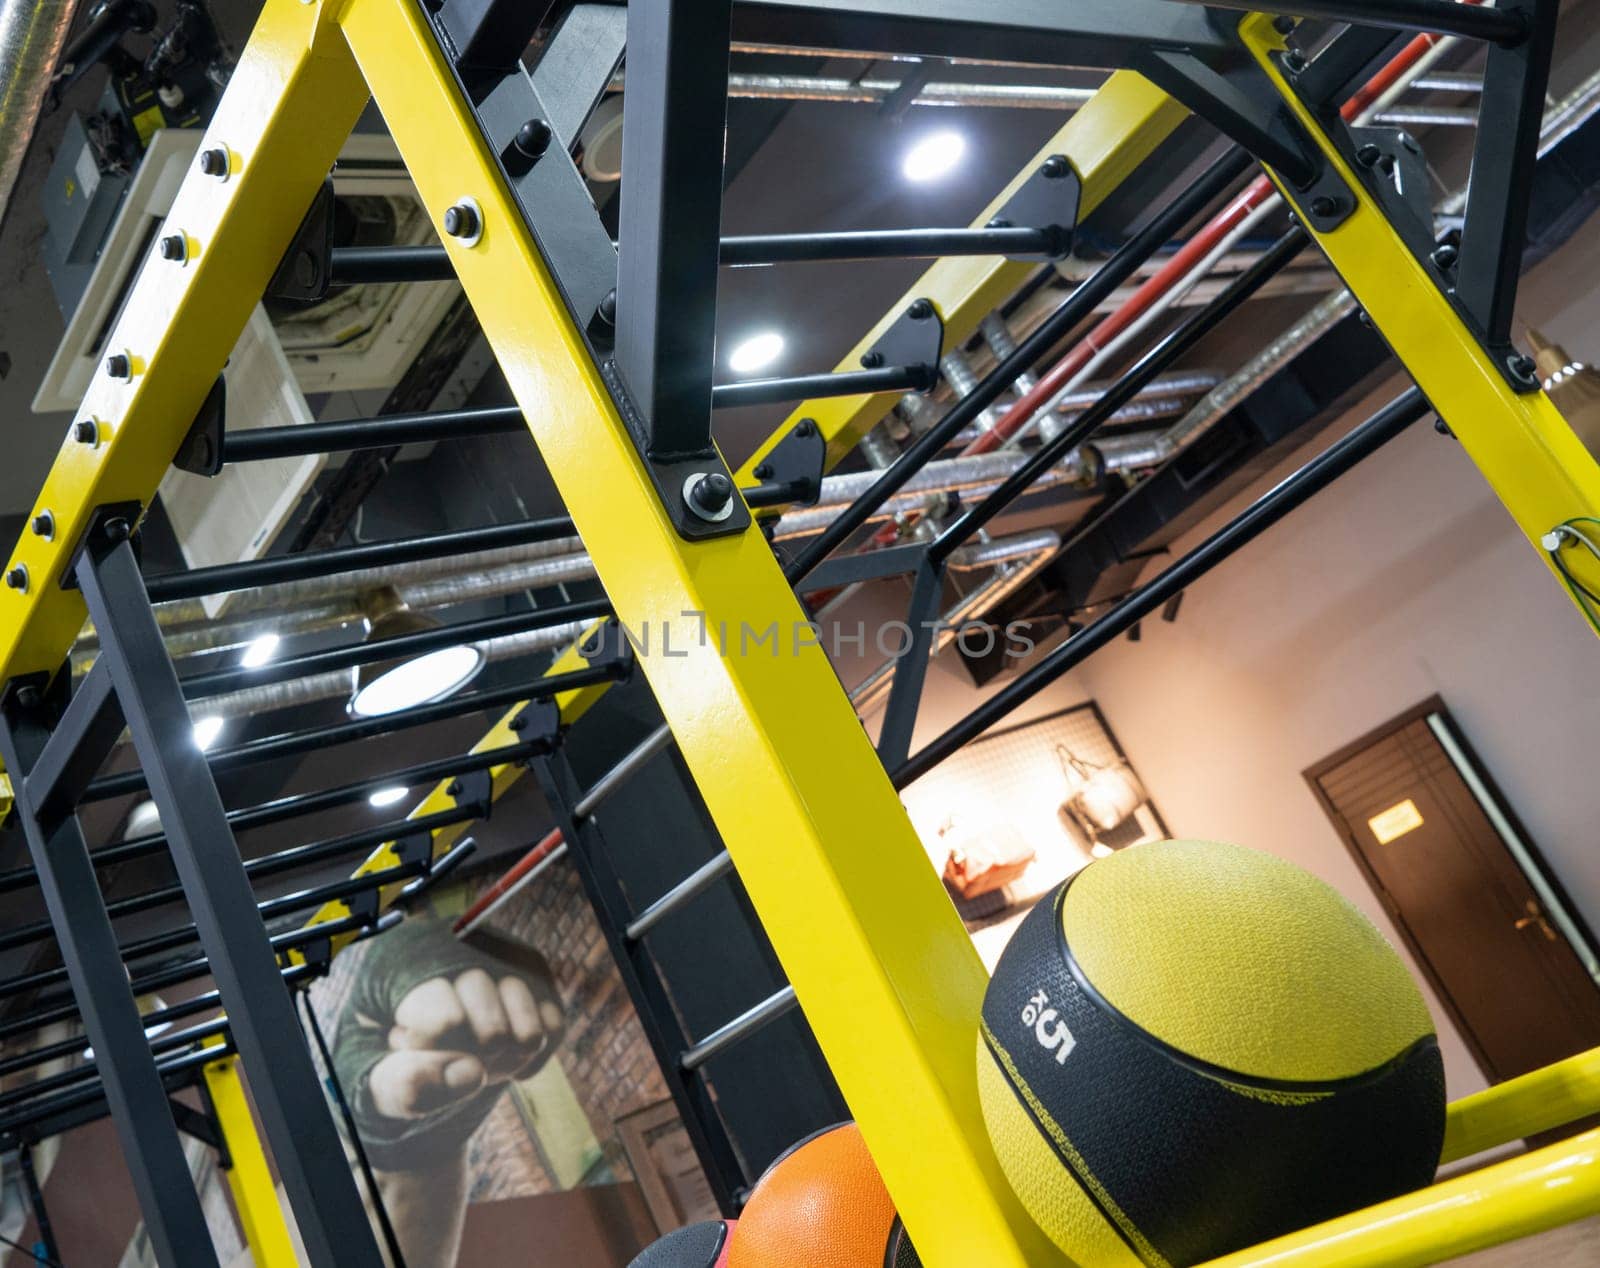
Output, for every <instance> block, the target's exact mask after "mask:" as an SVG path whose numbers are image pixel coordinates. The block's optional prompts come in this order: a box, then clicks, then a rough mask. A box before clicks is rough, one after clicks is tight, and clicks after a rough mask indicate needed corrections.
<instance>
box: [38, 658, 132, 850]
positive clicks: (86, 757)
mask: <svg viewBox="0 0 1600 1268" xmlns="http://www.w3.org/2000/svg"><path fill="white" fill-rule="evenodd" d="M121 734H122V706H121V705H119V704H118V703H117V693H116V692H115V691H113V690H112V689H111V675H110V674H108V673H106V672H105V671H104V670H102V669H100V667H99V666H98V665H96V666H94V667H93V668H92V669H90V670H89V673H88V675H87V676H86V677H85V678H84V680H83V681H82V682H81V683H80V684H79V685H78V689H77V690H76V691H75V692H73V694H72V699H71V701H70V702H69V703H68V704H67V708H66V712H65V713H64V714H62V716H61V721H60V722H58V723H57V724H56V728H55V730H54V731H53V732H52V733H51V735H50V739H49V741H48V742H47V743H46V744H45V746H44V752H43V753H41V754H39V760H38V761H37V762H36V763H35V764H34V767H33V769H32V770H31V771H29V772H28V799H29V801H30V802H32V803H33V805H34V807H35V808H36V813H37V814H39V815H41V816H43V817H44V818H46V819H48V818H51V817H53V816H54V815H56V814H67V813H70V812H71V810H72V807H73V805H74V804H76V802H77V800H78V796H79V794H80V793H82V791H83V789H84V786H85V785H86V784H87V783H88V782H89V781H90V780H91V779H93V778H94V773H95V772H96V771H97V770H99V769H100V767H101V765H102V764H103V763H104V762H105V760H106V758H107V757H109V756H110V755H111V750H112V749H113V748H114V747H115V746H116V743H117V738H118V737H119V736H120V735H121Z"/></svg>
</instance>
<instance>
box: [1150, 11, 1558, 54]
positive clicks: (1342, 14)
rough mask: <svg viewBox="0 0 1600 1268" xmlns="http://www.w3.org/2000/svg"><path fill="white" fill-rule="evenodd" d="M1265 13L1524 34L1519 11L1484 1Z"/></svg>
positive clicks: (1475, 36)
mask: <svg viewBox="0 0 1600 1268" xmlns="http://www.w3.org/2000/svg"><path fill="white" fill-rule="evenodd" d="M1178 3H1180V4H1194V5H1200V4H1204V5H1208V6H1210V7H1211V8H1215V9H1238V10H1243V11H1244V12H1246V13H1249V12H1260V11H1261V9H1262V4H1261V0H1178ZM1266 11H1267V12H1268V13H1288V14H1292V15H1294V16H1296V17H1302V18H1322V19H1324V20H1325V21H1328V22H1354V23H1356V24H1357V25H1359V26H1380V27H1386V28H1389V29H1391V30H1395V31H1436V32H1438V33H1439V34H1441V35H1459V36H1461V37H1462V38H1463V39H1468V40H1487V41H1489V42H1490V43H1492V44H1515V43H1517V42H1518V41H1519V40H1521V39H1523V38H1525V37H1526V36H1527V34H1528V23H1527V19H1526V18H1525V17H1524V16H1522V15H1521V14H1517V13H1513V12H1508V11H1506V10H1505V9H1503V8H1490V7H1489V6H1487V5H1475V4H1457V3H1456V0H1287V3H1285V4H1282V5H1277V4H1268V5H1267V6H1266Z"/></svg>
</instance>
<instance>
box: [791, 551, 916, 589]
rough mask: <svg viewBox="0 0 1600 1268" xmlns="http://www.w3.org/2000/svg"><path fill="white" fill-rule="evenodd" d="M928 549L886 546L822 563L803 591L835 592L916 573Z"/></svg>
mask: <svg viewBox="0 0 1600 1268" xmlns="http://www.w3.org/2000/svg"><path fill="white" fill-rule="evenodd" d="M927 554H928V548H927V546H926V545H924V544H923V543H922V542H913V543H909V544H907V545H904V546H888V547H885V548H884V549H883V550H868V551H863V552H862V553H860V554H851V555H839V556H836V557H835V558H833V559H825V560H823V561H822V563H820V564H818V565H817V566H816V567H815V568H814V569H812V571H811V573H810V575H808V576H807V577H806V581H805V587H804V589H805V590H806V591H815V590H836V589H838V588H840V587H841V586H853V585H855V584H856V583H857V582H860V581H878V580H880V579H881V578H883V577H902V576H905V575H906V574H907V573H912V572H916V571H917V568H918V567H919V566H920V565H921V563H922V561H923V560H924V559H925V558H926V557H927Z"/></svg>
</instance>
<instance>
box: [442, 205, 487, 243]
mask: <svg viewBox="0 0 1600 1268" xmlns="http://www.w3.org/2000/svg"><path fill="white" fill-rule="evenodd" d="M480 225H481V222H480V221H479V219H478V213H477V212H476V211H475V210H474V209H473V208H471V207H469V206H467V204H466V203H457V204H456V205H455V206H454V207H450V208H448V209H447V210H446V211H445V213H444V231H445V232H446V233H448V234H449V235H450V236H451V237H452V238H475V237H477V236H478V229H479V227H480Z"/></svg>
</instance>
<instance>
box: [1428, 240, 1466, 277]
mask: <svg viewBox="0 0 1600 1268" xmlns="http://www.w3.org/2000/svg"><path fill="white" fill-rule="evenodd" d="M1459 254H1460V253H1459V252H1458V251H1457V250H1456V249H1455V248H1454V247H1453V246H1451V245H1450V244H1449V243H1448V242H1444V243H1441V244H1440V245H1439V246H1436V247H1434V249H1433V254H1432V255H1430V256H1429V257H1428V258H1429V259H1430V260H1432V261H1433V264H1434V267H1435V268H1437V269H1439V270H1440V271H1443V270H1445V269H1451V268H1454V267H1455V263H1456V257H1457V255H1459Z"/></svg>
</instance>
